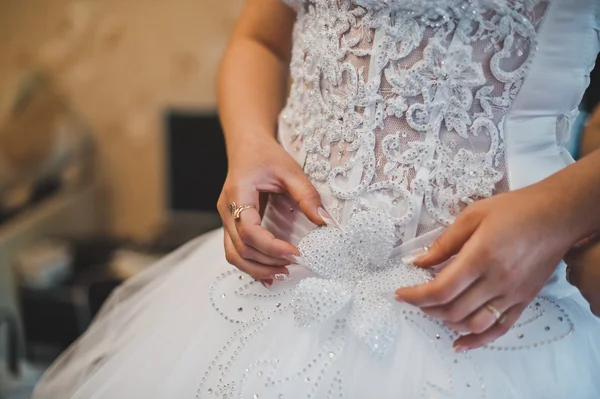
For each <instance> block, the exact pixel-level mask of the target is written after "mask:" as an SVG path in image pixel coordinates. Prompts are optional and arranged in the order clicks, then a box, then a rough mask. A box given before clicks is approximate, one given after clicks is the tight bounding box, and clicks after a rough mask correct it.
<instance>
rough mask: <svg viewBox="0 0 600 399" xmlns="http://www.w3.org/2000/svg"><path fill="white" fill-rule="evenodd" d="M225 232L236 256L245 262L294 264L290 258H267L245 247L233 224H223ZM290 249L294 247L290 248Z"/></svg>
mask: <svg viewBox="0 0 600 399" xmlns="http://www.w3.org/2000/svg"><path fill="white" fill-rule="evenodd" d="M225 231H226V234H228V235H229V239H230V240H231V242H232V243H233V246H234V248H235V250H236V252H237V253H238V255H240V256H241V257H242V258H244V259H246V260H252V261H254V262H257V263H260V264H263V265H265V266H286V265H289V264H290V263H295V261H294V259H292V258H289V259H286V258H284V257H273V256H269V255H267V254H265V253H262V252H260V251H258V250H257V249H256V248H253V247H252V246H250V245H247V244H246V243H244V242H243V241H242V239H241V238H240V236H239V234H238V231H237V229H236V227H235V224H234V223H233V222H228V223H226V224H225ZM292 248H294V247H293V246H292Z"/></svg>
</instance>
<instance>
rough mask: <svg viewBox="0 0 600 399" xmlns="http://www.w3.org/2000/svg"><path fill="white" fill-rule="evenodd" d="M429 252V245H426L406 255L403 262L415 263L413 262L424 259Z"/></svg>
mask: <svg viewBox="0 0 600 399" xmlns="http://www.w3.org/2000/svg"><path fill="white" fill-rule="evenodd" d="M428 253H429V247H428V246H425V247H423V248H421V249H418V250H417V251H415V252H413V253H412V254H409V255H406V256H405V257H404V258H402V263H405V264H413V263H415V262H418V261H420V260H421V259H423V258H424V257H425V256H426V255H427V254H428Z"/></svg>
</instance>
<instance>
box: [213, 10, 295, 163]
mask: <svg viewBox="0 0 600 399" xmlns="http://www.w3.org/2000/svg"><path fill="white" fill-rule="evenodd" d="M261 1H264V0H261ZM251 4H252V2H249V5H248V6H247V9H246V10H245V11H244V14H245V15H244V14H243V15H242V18H241V19H240V24H239V25H238V27H237V28H236V32H234V35H233V37H232V40H231V42H230V44H229V46H228V48H227V51H226V53H225V56H224V57H223V61H222V63H221V67H220V71H219V81H218V98H219V115H220V118H221V123H222V124H223V130H224V132H225V139H226V143H227V151H228V153H229V155H231V154H232V152H235V150H236V149H237V148H239V147H240V146H243V145H244V142H247V140H251V139H253V138H255V137H256V136H257V135H268V136H271V137H272V136H274V135H275V132H276V126H277V118H278V114H279V112H280V111H281V109H282V108H283V106H284V102H285V97H286V93H287V81H288V65H289V47H288V44H287V43H286V42H285V41H288V42H289V41H290V40H291V39H290V38H289V37H287V38H285V36H286V35H287V36H289V35H291V32H290V30H291V24H292V22H293V14H291V11H290V10H287V9H284V10H285V11H284V10H282V9H278V10H276V13H279V14H282V13H284V15H283V19H286V18H287V21H283V22H282V21H281V19H282V16H281V15H279V16H278V22H277V23H276V24H274V25H272V26H265V24H267V23H270V22H271V21H272V20H273V19H270V21H267V20H266V18H265V20H264V21H262V20H261V19H262V18H263V17H262V15H264V14H265V10H256V9H255V8H258V7H261V6H253V7H251ZM263 4H264V3H263ZM281 7H285V6H281ZM273 8H274V7H271V8H269V10H267V12H271V11H272V9H273ZM271 18H275V16H273V15H271ZM259 24H262V25H263V27H260V29H262V30H263V31H262V32H256V30H257V29H259V28H257V27H256V25H259ZM273 37H275V38H276V37H283V38H282V39H270V38H273ZM273 40H275V41H273Z"/></svg>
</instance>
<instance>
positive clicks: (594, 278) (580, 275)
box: [565, 235, 600, 317]
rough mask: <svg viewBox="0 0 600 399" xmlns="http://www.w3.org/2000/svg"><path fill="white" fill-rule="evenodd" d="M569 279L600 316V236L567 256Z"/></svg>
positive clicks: (593, 310) (593, 311) (592, 309)
mask: <svg viewBox="0 0 600 399" xmlns="http://www.w3.org/2000/svg"><path fill="white" fill-rule="evenodd" d="M565 262H566V263H567V266H568V269H567V270H568V281H569V282H570V283H571V284H573V285H574V286H575V287H577V288H578V289H579V291H580V292H581V294H582V295H583V296H584V298H585V299H586V300H587V301H588V303H589V304H590V309H591V311H592V313H594V314H595V315H596V316H598V317H600V236H598V235H597V236H596V237H595V239H594V240H593V241H591V242H590V243H587V244H585V245H583V246H581V247H579V248H574V249H572V250H570V251H569V252H568V253H567V255H566V256H565Z"/></svg>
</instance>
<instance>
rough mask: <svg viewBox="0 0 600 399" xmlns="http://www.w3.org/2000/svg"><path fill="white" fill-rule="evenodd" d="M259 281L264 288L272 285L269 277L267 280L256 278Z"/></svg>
mask: <svg viewBox="0 0 600 399" xmlns="http://www.w3.org/2000/svg"><path fill="white" fill-rule="evenodd" d="M258 282H259V283H261V284H262V286H263V287H265V288H269V287H270V286H272V285H273V280H271V279H269V280H258Z"/></svg>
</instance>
